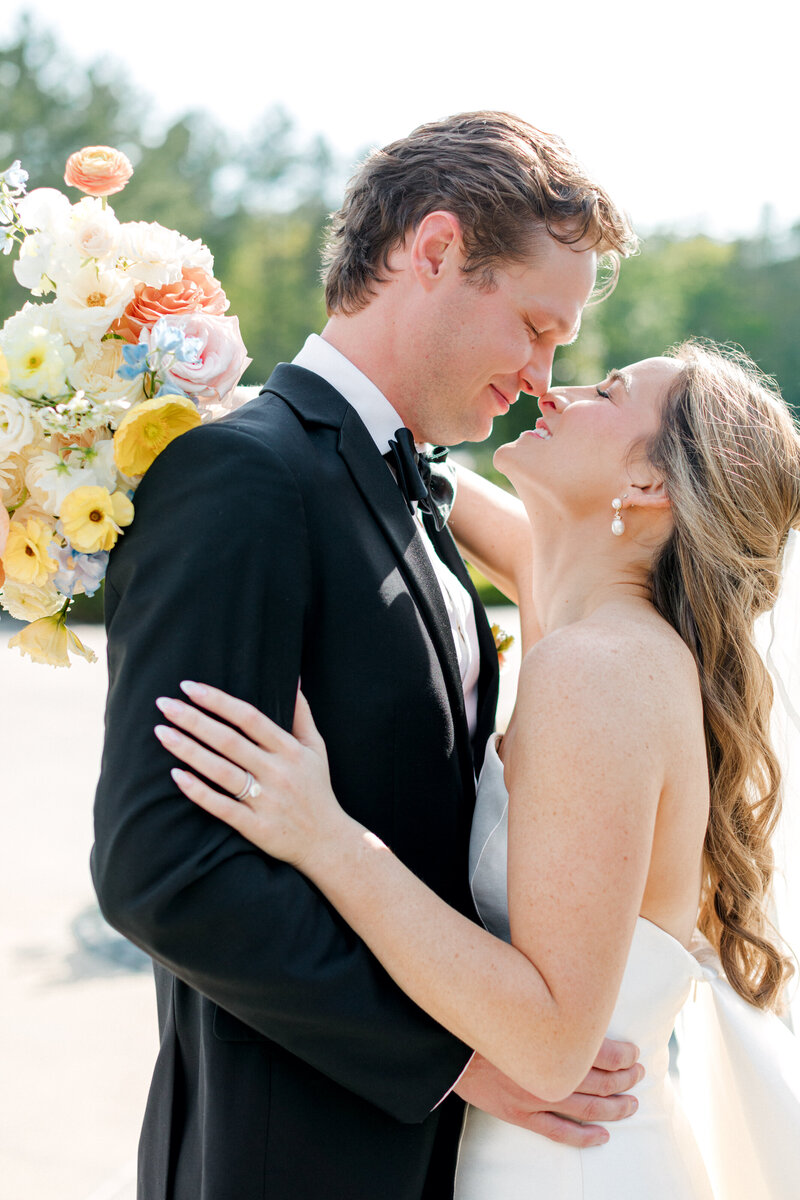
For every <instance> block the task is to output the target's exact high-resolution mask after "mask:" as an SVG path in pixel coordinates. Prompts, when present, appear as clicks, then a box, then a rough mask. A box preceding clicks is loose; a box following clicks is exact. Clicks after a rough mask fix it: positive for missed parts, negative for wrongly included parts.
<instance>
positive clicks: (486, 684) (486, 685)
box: [425, 517, 500, 772]
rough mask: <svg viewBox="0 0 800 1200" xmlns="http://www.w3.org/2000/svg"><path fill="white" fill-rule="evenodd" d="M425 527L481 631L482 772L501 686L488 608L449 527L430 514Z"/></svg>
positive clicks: (475, 745)
mask: <svg viewBox="0 0 800 1200" xmlns="http://www.w3.org/2000/svg"><path fill="white" fill-rule="evenodd" d="M425 528H426V529H427V531H428V535H429V537H430V539H431V541H432V542H433V545H434V547H435V549H436V553H437V554H438V555H439V557H440V558H441V560H442V562H443V563H444V564H445V566H446V567H449V569H450V570H451V571H452V572H453V574H454V575H455V577H456V579H458V581H459V582H460V583H461V584H463V586H464V587H465V588H466V590H467V592H468V593H469V595H470V596H471V597H472V607H473V608H474V610H475V627H476V629H477V632H478V646H479V647H480V652H481V670H480V675H479V676H478V719H477V722H476V725H475V736H474V738H473V739H472V752H473V758H474V761H475V770H476V772H478V771H480V769H481V766H482V764H483V756H484V753H485V750H486V743H487V741H488V740H489V736H490V734H491V733H492V732H493V731H494V726H495V715H496V711H497V697H498V693H499V687H500V668H499V665H498V662H497V648H496V646H495V643H494V637H493V635H492V631H491V628H490V626H489V621H488V618H487V616H486V609H485V608H484V607H483V604H482V602H481V598H480V596H479V595H478V593H477V590H476V588H475V585H474V583H473V582H472V579H471V578H470V574H469V571H468V570H467V568H466V565H465V563H464V560H463V558H462V557H461V555H460V554H459V552H458V547H457V546H456V544H455V542H454V541H453V536H452V534H451V533H450V530H449V529H447V528H446V527H445V528H444V529H442V530H437V529H436V526H435V525H434V523H433V521H432V519H431V518H430V517H426V518H425Z"/></svg>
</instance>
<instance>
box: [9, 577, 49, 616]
mask: <svg viewBox="0 0 800 1200" xmlns="http://www.w3.org/2000/svg"><path fill="white" fill-rule="evenodd" d="M0 604H2V606H3V608H4V609H5V610H6V612H7V613H10V614H11V616H12V617H14V618H16V620H17V621H38V620H39V618H40V617H51V616H52V615H53V613H57V612H58V610H59V609H60V608H61V607H62V606H63V604H64V597H63V596H62V595H61V593H60V592H58V591H57V590H56V588H55V587H54V586H53V584H52V583H46V584H44V586H43V587H34V586H33V584H32V583H18V582H17V581H16V580H13V579H7V580H6V581H5V583H4V584H3V590H2V591H0Z"/></svg>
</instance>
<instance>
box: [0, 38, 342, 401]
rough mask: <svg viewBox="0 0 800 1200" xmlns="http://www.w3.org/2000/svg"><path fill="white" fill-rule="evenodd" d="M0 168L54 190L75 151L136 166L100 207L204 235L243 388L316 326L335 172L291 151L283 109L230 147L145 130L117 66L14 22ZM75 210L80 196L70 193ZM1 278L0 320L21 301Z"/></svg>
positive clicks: (316, 148) (0, 124)
mask: <svg viewBox="0 0 800 1200" xmlns="http://www.w3.org/2000/svg"><path fill="white" fill-rule="evenodd" d="M0 87H1V88H2V90H3V98H4V104H3V109H2V112H0V170H2V169H4V168H5V167H6V166H7V165H8V164H9V163H10V162H11V161H12V160H13V159H15V158H19V159H21V160H22V164H23V166H24V167H25V169H26V170H27V171H28V172H29V174H30V181H29V186H30V187H31V188H35V187H56V188H60V189H62V190H64V191H67V192H69V189H67V188H66V187H65V185H64V179H63V175H64V165H65V163H66V161H67V158H68V157H69V155H70V154H72V152H73V151H75V150H79V149H80V148H81V147H82V146H91V145H111V146H116V147H118V148H119V149H120V150H124V151H125V153H126V154H127V155H128V156H129V158H130V159H131V161H132V162H133V165H134V174H133V178H132V179H131V181H130V183H129V184H128V186H127V187H126V188H125V190H124V191H122V192H120V193H119V195H117V196H113V197H112V198H111V203H112V205H113V207H114V211H115V213H116V214H117V216H118V217H119V218H120V220H123V221H126V220H140V221H158V222H160V223H161V224H162V225H165V226H167V227H168V228H171V229H179V230H180V231H181V233H185V234H186V235H187V236H188V237H191V238H202V239H203V241H204V242H206V244H207V245H208V246H209V247H210V249H211V251H212V253H213V254H214V258H215V270H216V274H217V276H218V278H219V279H221V280H222V282H223V286H224V287H225V290H226V292H227V294H228V297H229V299H230V301H231V307H230V312H231V313H234V314H235V315H237V316H238V317H239V320H240V324H241V328H242V334H243V336H244V339H245V343H246V345H247V348H248V352H249V354H250V356H251V358H252V359H253V364H252V366H251V367H250V369H249V371H248V374H247V376H246V379H245V382H253V383H256V382H261V381H263V380H265V379H266V378H267V376H268V375H269V374H270V372H271V370H272V368H273V366H274V365H275V363H276V362H278V361H280V360H281V359H287V358H289V359H291V358H292V357H293V356H294V354H295V353H296V351H297V349H298V347H299V346H300V345H302V343H303V341H304V340H305V337H306V335H307V334H308V333H309V332H310V331H311V330H318V329H319V328H321V326H322V324H323V322H324V317H325V310H324V303H323V297H322V287H321V284H320V280H319V247H320V243H321V240H322V234H323V229H324V225H325V221H326V219H327V213H328V210H329V207H330V198H329V196H328V192H329V191H330V189H331V179H332V176H333V173H334V171H335V169H336V167H335V163H334V161H333V158H332V155H331V153H330V150H329V149H328V147H327V145H326V144H325V142H324V141H323V140H322V139H321V138H317V139H315V140H314V141H312V142H311V144H310V145H307V146H298V145H296V138H295V134H294V130H293V127H292V123H291V120H290V119H289V117H288V116H287V115H286V114H285V113H284V112H282V111H281V110H280V109H270V110H268V111H266V112H265V113H264V114H262V115H261V116H260V118H259V119H258V121H257V123H256V127H255V130H256V131H255V132H254V133H253V135H252V136H251V137H250V138H242V139H239V140H236V139H235V138H232V137H231V135H230V134H229V133H228V131H226V130H223V129H222V128H220V127H219V126H218V125H216V124H215V123H214V121H213V119H212V118H211V117H210V116H209V115H208V114H206V113H188V114H187V115H185V116H183V117H181V118H180V120H177V121H175V122H174V123H173V124H172V125H170V126H169V127H168V128H167V129H154V128H153V125H152V120H151V118H150V115H149V111H148V110H149V104H148V100H147V98H146V97H143V96H141V95H139V94H138V93H137V92H136V91H135V89H133V88H132V86H131V84H130V82H129V81H128V80H127V79H126V78H125V75H124V72H122V71H121V70H120V69H119V66H118V64H116V63H114V62H110V61H109V62H103V63H99V64H97V65H96V66H93V67H91V68H90V69H89V70H88V71H84V70H81V69H79V68H78V67H76V65H75V63H74V62H73V61H71V59H70V57H69V55H68V54H67V53H66V52H65V51H64V50H63V49H62V48H61V47H59V46H58V45H57V43H56V42H55V40H54V39H53V37H52V36H51V35H49V34H47V33H42V32H40V31H39V30H35V29H34V28H33V25H32V23H31V21H30V20H29V19H24V18H23V19H22V21H21V22H20V26H19V30H18V32H17V34H16V35H15V37H14V39H13V40H12V41H10V42H8V43H7V44H6V45H5V46H4V47H0ZM70 194H71V196H72V198H73V199H77V198H78V195H77V193H70ZM2 267H5V264H2V266H1V267H0V314H2V317H3V318H4V317H5V316H7V315H10V314H11V313H12V312H15V311H16V310H17V309H18V308H20V307H21V305H22V304H24V303H25V301H26V300H29V299H30V295H29V294H28V293H27V292H25V291H24V290H23V289H22V288H20V287H19V286H18V285H17V283H16V280H15V279H14V277H13V274H12V272H11V264H10V262H9V263H8V266H7V269H2Z"/></svg>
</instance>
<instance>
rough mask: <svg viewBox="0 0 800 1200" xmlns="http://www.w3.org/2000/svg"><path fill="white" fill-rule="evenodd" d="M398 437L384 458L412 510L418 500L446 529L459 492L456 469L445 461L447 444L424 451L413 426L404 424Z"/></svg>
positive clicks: (409, 508) (409, 509)
mask: <svg viewBox="0 0 800 1200" xmlns="http://www.w3.org/2000/svg"><path fill="white" fill-rule="evenodd" d="M394 436H395V441H390V442H389V452H388V453H387V454H384V456H383V457H384V458H385V459H386V461H387V462H388V463H389V465H390V466H391V467H393V468H394V472H395V477H396V479H397V484H398V487H399V488H400V491H401V492H402V493H403V495H404V496H405V498H406V504H407V505H408V511H409V512H412V513H413V511H414V502H415V501H416V503H417V504H418V505H419V507H420V508H421V509H422V511H423V512H424V513H430V515H431V516H432V517H433V521H434V524H435V525H436V528H437V529H444V527H445V524H446V523H447V518H448V517H449V516H450V509H451V508H452V507H453V501H454V500H455V494H456V490H455V484H454V477H453V469H452V468H451V467H450V466H449V465H448V464H447V463H446V462H445V459H446V458H447V447H446V446H436V447H434V450H433V452H432V453H431V454H420V453H419V452H418V451H417V448H416V446H415V445H414V436H413V434H412V432H411V430H410V429H406V428H405V426H404V427H403V428H402V429H398V430H397V432H396V433H395V435H394Z"/></svg>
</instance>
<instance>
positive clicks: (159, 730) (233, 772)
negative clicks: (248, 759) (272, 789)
mask: <svg viewBox="0 0 800 1200" xmlns="http://www.w3.org/2000/svg"><path fill="white" fill-rule="evenodd" d="M153 732H154V733H155V735H156V737H157V738H158V740H159V741H160V742H161V745H162V746H164V748H165V749H166V750H169V752H170V754H174V755H175V757H176V758H179V759H180V760H181V762H184V763H186V765H187V766H188V767H192V768H194V770H195V771H198V772H199V773H200V774H201V775H204V776H205V777H206V779H210V780H211V781H212V782H213V783H218V784H219V785H220V787H224V788H225V790H226V791H228V792H230V793H231V794H232V795H233V796H237V795H238V794H239V793H240V792H241V791H242V789H243V788H244V787H245V785H246V784H247V782H248V772H249V771H250V769H251V768H250V767H248V766H246V765H245V764H243V763H241V761H240V762H239V765H237V763H235V762H231V761H230V760H229V759H227V758H222V757H221V756H220V755H219V754H214V753H213V752H212V751H211V750H208V749H206V747H205V746H203V745H201V744H200V743H199V742H196V741H194V739H193V738H190V737H187V736H186V734H185V733H181V731H180V730H179V729H172V728H171V727H170V726H169V725H156V726H155V728H154V730H153ZM251 765H254V764H251Z"/></svg>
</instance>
